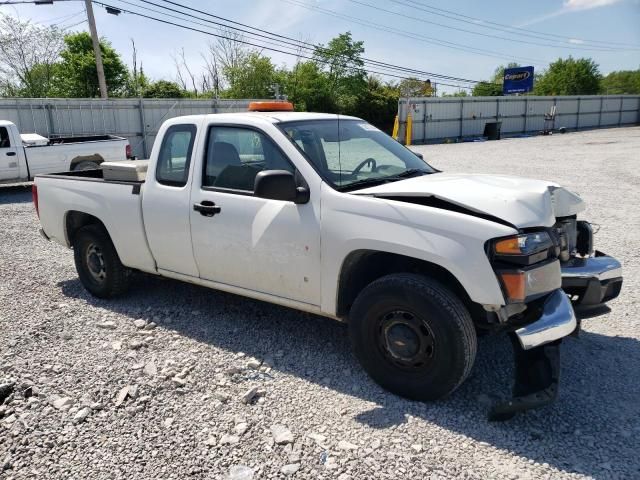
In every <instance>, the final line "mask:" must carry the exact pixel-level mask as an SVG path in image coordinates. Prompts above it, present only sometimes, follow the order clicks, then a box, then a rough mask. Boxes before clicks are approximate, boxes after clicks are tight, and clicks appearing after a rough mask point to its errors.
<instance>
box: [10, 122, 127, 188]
mask: <svg viewBox="0 0 640 480" xmlns="http://www.w3.org/2000/svg"><path fill="white" fill-rule="evenodd" d="M128 158H131V145H129V141H128V140H127V139H126V138H122V137H117V136H114V135H85V136H77V137H75V136H74V137H57V138H51V139H49V138H46V137H42V136H40V135H38V134H35V133H27V134H20V132H19V131H18V127H17V126H16V125H15V124H14V123H13V122H9V121H7V120H0V185H2V184H8V183H18V182H28V181H30V180H33V178H34V177H35V176H36V175H40V174H45V173H55V172H68V171H77V170H91V169H96V168H99V166H100V164H101V163H102V162H108V161H110V162H117V161H123V160H127V159H128Z"/></svg>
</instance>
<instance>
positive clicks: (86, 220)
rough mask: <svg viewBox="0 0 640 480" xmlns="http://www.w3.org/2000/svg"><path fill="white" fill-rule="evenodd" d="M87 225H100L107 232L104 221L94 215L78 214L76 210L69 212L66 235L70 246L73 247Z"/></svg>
mask: <svg viewBox="0 0 640 480" xmlns="http://www.w3.org/2000/svg"><path fill="white" fill-rule="evenodd" d="M86 225H100V226H101V227H102V228H104V229H105V231H107V229H106V227H105V226H104V223H102V221H101V220H100V219H99V218H98V217H94V216H93V215H89V214H88V213H84V212H78V211H76V210H71V211H69V212H67V215H66V219H65V233H66V237H67V242H68V243H69V245H70V246H73V243H74V240H75V236H76V233H77V232H78V230H80V229H81V228H82V227H84V226H86Z"/></svg>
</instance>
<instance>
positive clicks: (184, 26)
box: [93, 0, 470, 88]
mask: <svg viewBox="0 0 640 480" xmlns="http://www.w3.org/2000/svg"><path fill="white" fill-rule="evenodd" d="M93 3H95V4H96V5H100V6H103V7H109V8H117V9H118V10H120V11H121V12H123V13H128V14H131V15H136V16H139V17H142V18H146V19H149V20H154V21H157V22H160V23H164V24H167V25H173V26H175V27H179V28H183V29H186V30H191V31H194V32H198V33H203V34H205V35H210V36H213V37H217V38H222V39H225V40H232V41H234V42H238V43H242V44H244V45H249V46H252V47H256V48H263V49H265V50H270V51H274V52H278V53H284V54H286V55H292V56H296V57H300V58H306V59H308V60H315V61H317V62H319V63H325V64H331V63H332V62H329V61H323V60H322V59H317V58H313V57H307V56H304V55H299V54H296V53H293V52H287V51H285V50H280V49H275V48H271V47H264V46H262V45H259V44H256V43H252V42H247V41H245V40H241V39H237V38H231V37H228V36H225V35H219V34H216V33H213V32H209V31H205V30H200V29H198V28H193V27H189V26H186V25H181V24H178V23H175V22H172V21H169V20H164V19H161V18H156V17H152V16H150V15H146V14H144V13H140V12H134V11H132V10H126V9H123V8H119V7H114V6H113V5H110V4H106V3H103V2H99V1H96V0H93ZM362 70H364V71H366V72H368V73H374V74H377V75H386V76H391V77H396V78H400V79H405V80H406V79H409V78H410V77H403V76H400V75H394V74H390V73H385V72H380V71H376V70H371V69H362ZM438 84H440V85H446V86H449V87H455V88H470V87H467V86H463V85H453V84H449V83H444V82H441V81H438Z"/></svg>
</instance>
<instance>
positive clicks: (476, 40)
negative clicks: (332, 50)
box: [0, 0, 640, 91]
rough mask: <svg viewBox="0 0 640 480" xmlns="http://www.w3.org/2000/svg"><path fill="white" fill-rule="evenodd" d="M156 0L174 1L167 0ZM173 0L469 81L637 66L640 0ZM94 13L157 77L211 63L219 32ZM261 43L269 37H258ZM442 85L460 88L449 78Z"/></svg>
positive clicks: (62, 11) (35, 9)
mask: <svg viewBox="0 0 640 480" xmlns="http://www.w3.org/2000/svg"><path fill="white" fill-rule="evenodd" d="M9 1H12V0H9ZM15 1H17V0H15ZM102 1H103V2H104V3H107V4H109V5H113V6H116V7H119V8H122V9H125V10H130V11H138V12H141V13H145V14H147V15H151V16H156V17H161V16H162V15H159V14H156V13H153V12H151V11H149V10H145V8H147V9H149V8H151V9H155V10H159V8H158V7H155V6H153V5H150V4H149V3H143V2H142V0H102ZM152 1H153V3H157V4H159V5H160V4H162V5H163V6H168V7H171V8H177V7H175V5H174V6H171V5H170V4H169V3H168V2H165V1H163V0H152ZM174 1H175V2H176V3H179V4H182V5H188V6H191V7H193V8H197V9H199V10H202V11H206V12H208V13H211V14H214V15H218V16H221V17H225V18H228V19H231V20H234V21H237V22H241V23H244V24H247V25H250V26H254V27H258V28H261V29H263V30H268V31H270V32H274V33H277V34H279V35H285V36H289V37H293V38H296V39H300V40H304V41H306V42H310V43H314V44H317V43H322V44H326V43H327V42H328V41H329V40H330V39H331V38H333V37H335V36H336V35H338V34H340V33H343V32H346V31H350V32H351V33H352V35H353V38H354V39H355V40H362V41H364V46H365V56H366V57H367V58H369V59H374V60H378V61H381V62H386V63H392V64H394V65H402V66H404V67H409V68H413V69H418V70H421V71H427V72H435V73H440V74H445V75H449V76H454V77H461V78H465V79H473V80H483V79H488V78H490V77H491V75H492V73H493V71H494V70H495V68H496V67H497V66H498V65H501V64H506V63H508V62H512V61H515V62H518V63H520V64H521V65H533V66H534V67H535V69H536V71H540V70H542V69H544V68H545V67H546V66H548V64H549V62H552V61H554V60H556V59H557V58H558V57H567V56H569V55H572V56H574V57H591V58H593V59H594V60H595V62H596V63H598V64H599V66H600V71H601V72H602V73H603V74H606V73H608V72H611V71H613V70H625V69H638V68H640V0H536V1H533V2H531V1H530V2H524V1H515V0H511V1H507V0H485V1H482V2H480V1H477V0H476V1H474V0H459V1H451V0H233V1H229V0H208V1H204V0H203V1H197V0H174ZM0 11H2V12H3V13H8V14H11V15H19V16H20V18H21V19H22V20H27V19H29V20H31V21H33V22H37V23H40V24H42V25H50V24H57V25H58V26H59V27H62V28H65V27H70V28H69V29H68V31H77V30H83V29H87V28H88V27H87V23H86V22H84V23H80V24H78V22H82V21H83V19H84V18H86V17H85V13H84V2H82V1H73V0H71V1H54V4H53V5H31V4H17V5H2V6H0ZM94 11H95V17H96V24H97V28H98V33H99V35H100V36H102V37H106V38H107V39H108V40H109V41H110V42H111V43H112V45H113V46H114V47H115V48H116V49H117V50H118V51H119V52H120V53H121V55H122V57H123V60H124V61H125V62H126V63H128V64H131V52H132V49H131V39H133V40H134V41H135V44H136V48H137V51H138V62H142V65H143V67H144V70H145V73H146V74H147V75H148V76H150V77H151V78H153V79H154V80H158V79H167V80H174V79H175V76H176V68H175V66H174V63H173V60H172V56H174V55H175V54H176V53H178V52H179V51H180V50H181V49H183V48H184V51H185V54H186V58H187V62H188V64H189V66H190V68H192V69H193V70H196V71H197V70H199V69H200V68H201V67H202V66H203V63H204V62H203V60H202V58H201V52H205V51H206V50H207V43H208V42H210V41H212V40H214V38H213V37H211V36H208V35H206V34H203V33H198V32H194V31H188V30H184V29H181V28H178V27H174V26H171V25H167V24H162V23H158V22H156V21H153V20H148V19H145V18H141V17H138V16H135V15H133V14H130V13H121V14H120V15H118V16H114V15H110V14H108V13H107V12H106V10H105V8H104V7H102V6H99V5H95V4H94ZM165 12H166V10H165ZM167 13H170V14H173V15H175V13H171V12H167ZM192 13H193V12H192ZM194 15H199V16H201V17H204V16H203V15H201V14H197V13H194ZM460 15H464V17H463V16H460ZM164 18H166V19H167V20H169V21H174V22H178V21H177V20H175V19H171V18H167V17H164ZM204 18H205V19H206V18H208V19H209V20H213V19H212V18H211V17H204ZM196 21H197V20H196ZM490 22H493V23H490ZM183 23H184V22H183ZM200 23H203V24H204V25H206V26H202V25H194V24H188V23H185V24H186V25H190V26H191V27H193V28H198V29H201V30H208V31H212V32H214V33H215V31H214V30H211V28H212V27H214V26H213V25H211V24H209V23H206V21H202V20H200ZM496 24H500V25H496ZM522 29H524V30H522ZM532 32H536V33H532ZM541 34H544V35H541ZM547 34H552V35H555V36H554V37H549V36H547ZM541 36H542V37H543V38H540V37H541ZM496 37H499V38H496ZM255 41H256V43H262V40H260V39H256V40H255ZM272 46H273V45H272ZM274 48H279V47H274ZM280 48H281V47H280ZM263 53H264V54H267V55H269V56H271V57H272V59H273V61H274V63H275V64H277V65H282V64H287V65H291V64H292V63H293V62H294V61H295V57H293V56H289V55H285V54H282V53H277V52H270V51H266V50H264V51H263ZM371 68H373V67H371ZM396 73H398V72H396ZM386 78H387V79H389V80H392V79H393V78H391V77H386ZM441 89H444V90H446V91H451V90H454V89H453V88H451V87H444V86H442V87H441Z"/></svg>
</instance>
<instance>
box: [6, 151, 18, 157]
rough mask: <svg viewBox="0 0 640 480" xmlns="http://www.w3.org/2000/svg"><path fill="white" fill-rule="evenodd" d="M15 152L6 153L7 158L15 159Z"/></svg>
mask: <svg viewBox="0 0 640 480" xmlns="http://www.w3.org/2000/svg"><path fill="white" fill-rule="evenodd" d="M15 155H16V152H7V157H15Z"/></svg>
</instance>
